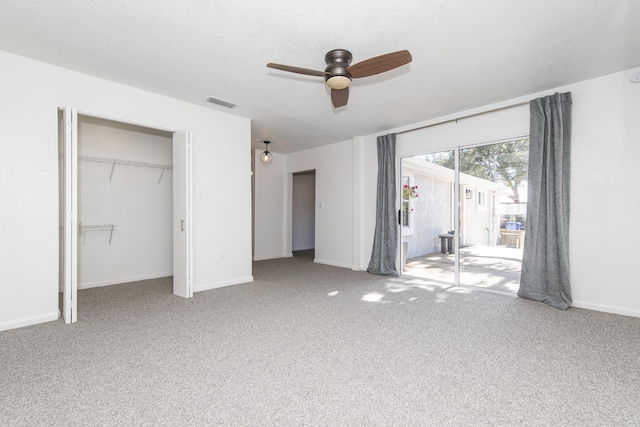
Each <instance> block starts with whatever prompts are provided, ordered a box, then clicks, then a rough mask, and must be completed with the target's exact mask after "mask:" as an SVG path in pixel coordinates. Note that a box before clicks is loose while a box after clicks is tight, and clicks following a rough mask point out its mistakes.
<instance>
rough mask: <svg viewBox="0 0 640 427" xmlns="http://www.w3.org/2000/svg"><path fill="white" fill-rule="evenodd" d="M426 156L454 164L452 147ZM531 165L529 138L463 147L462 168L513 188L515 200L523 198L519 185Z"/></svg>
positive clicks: (462, 170) (428, 158) (449, 165)
mask: <svg viewBox="0 0 640 427" xmlns="http://www.w3.org/2000/svg"><path fill="white" fill-rule="evenodd" d="M423 158H424V160H427V161H429V162H432V163H435V164H437V165H440V166H444V167H446V168H449V169H454V168H455V166H454V164H455V157H454V154H453V151H444V152H441V153H436V154H428V155H426V156H423ZM528 165H529V140H528V139H518V140H515V141H508V142H502V143H499V144H491V145H481V146H478V147H470V148H463V149H461V150H460V172H462V173H466V174H468V175H472V176H475V177H478V178H482V179H486V180H488V181H492V182H496V183H502V184H504V185H506V186H507V187H509V188H510V189H511V191H512V192H513V195H511V196H510V197H511V199H513V201H514V202H516V203H517V202H519V201H520V194H519V193H518V188H519V187H520V184H521V183H523V182H526V180H527V175H528Z"/></svg>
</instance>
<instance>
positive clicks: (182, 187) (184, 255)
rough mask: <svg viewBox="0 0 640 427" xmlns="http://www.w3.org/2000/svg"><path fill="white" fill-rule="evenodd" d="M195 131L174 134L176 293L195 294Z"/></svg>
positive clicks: (174, 286)
mask: <svg viewBox="0 0 640 427" xmlns="http://www.w3.org/2000/svg"><path fill="white" fill-rule="evenodd" d="M191 192H192V183H191V133H190V132H189V131H186V130H183V131H179V132H176V133H174V134H173V293H174V294H175V295H178V296H181V297H183V298H191V297H192V296H193V256H192V250H193V243H192V242H193V239H192V221H191V212H192V198H191Z"/></svg>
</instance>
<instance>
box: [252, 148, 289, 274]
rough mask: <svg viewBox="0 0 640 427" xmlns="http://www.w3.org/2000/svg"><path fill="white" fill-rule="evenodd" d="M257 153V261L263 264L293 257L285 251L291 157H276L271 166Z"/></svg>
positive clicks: (255, 176)
mask: <svg viewBox="0 0 640 427" xmlns="http://www.w3.org/2000/svg"><path fill="white" fill-rule="evenodd" d="M262 151H263V150H255V151H254V181H255V183H254V187H255V193H254V200H255V202H254V203H255V220H254V233H255V243H254V248H253V259H254V260H255V261H261V260H265V259H272V258H283V257H290V256H292V254H291V250H290V249H289V251H288V252H287V251H286V248H285V240H284V236H285V234H286V233H285V224H286V218H285V212H286V209H285V207H286V194H287V173H286V160H287V157H286V156H284V155H281V154H278V153H272V154H273V162H272V163H271V164H270V165H269V166H265V165H263V164H262V163H260V153H261V152H262Z"/></svg>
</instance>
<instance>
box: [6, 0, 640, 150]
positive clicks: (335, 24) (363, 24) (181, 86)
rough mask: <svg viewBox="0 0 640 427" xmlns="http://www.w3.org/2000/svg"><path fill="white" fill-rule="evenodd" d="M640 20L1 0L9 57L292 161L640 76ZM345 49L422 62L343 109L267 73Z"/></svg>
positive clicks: (631, 10)
mask: <svg viewBox="0 0 640 427" xmlns="http://www.w3.org/2000/svg"><path fill="white" fill-rule="evenodd" d="M639 22H640V1H638V0H615V1H612V0H590V1H584V0H535V1H524V0H522V1H519V0H516V1H514V0H484V1H474V0H404V1H400V0H399V1H393V2H392V1H388V0H385V1H381V0H350V1H344V0H318V1H313V2H308V1H295V0H262V1H258V0H251V1H247V0H173V1H172V0H156V1H131V0H99V1H96V0H56V1H50V2H47V1H42V0H0V50H5V51H9V52H13V53H17V54H19V55H23V56H27V57H31V58H35V59H38V60H41V61H44V62H48V63H51V64H55V65H59V66H61V67H65V68H69V69H73V70H77V71H80V72H83V73H87V74H92V75H95V76H98V77H102V78H105V79H109V80H113V81H116V82H120V83H124V84H127V85H130V86H136V87H139V88H142V89H146V90H149V91H152V92H157V93H160V94H164V95H167V96H170V97H174V98H178V99H182V100H185V101H188V102H191V103H194V104H199V105H204V106H207V107H209V108H212V109H215V110H220V111H224V112H228V113H231V114H235V115H239V116H243V117H247V118H250V119H251V121H252V126H251V131H252V144H253V146H254V147H256V148H262V147H263V145H262V144H261V142H262V140H265V139H268V140H271V141H272V144H271V146H270V149H271V150H272V151H275V152H280V153H291V152H294V151H298V150H303V149H307V148H311V147H315V146H319V145H323V144H329V143H333V142H338V141H343V140H346V139H349V138H351V137H354V136H358V135H368V134H372V133H376V132H380V131H384V130H387V129H391V128H395V127H399V126H403V125H406V124H410V123H415V122H419V121H423V120H427V119H429V118H433V117H437V116H441V115H443V114H448V113H453V112H457V111H461V110H464V109H468V108H473V107H477V106H482V105H486V104H490V103H493V102H498V101H501V100H505V99H510V98H514V97H518V96H522V95H526V94H530V93H534V92H538V91H544V90H547V89H552V88H554V87H558V86H561V85H564V84H568V83H573V82H577V81H581V80H585V79H589V78H593V77H597V76H601V75H604V74H608V73H612V72H616V71H620V70H624V69H629V68H632V67H636V66H640V30H638V23H639ZM336 48H344V49H348V50H350V51H351V52H352V54H353V56H354V60H353V63H357V62H359V61H362V60H364V59H367V58H370V57H373V56H377V55H381V54H385V53H389V52H393V51H397V50H402V49H407V50H409V51H410V52H411V54H412V56H413V62H412V63H411V64H409V65H405V66H403V67H401V68H398V69H395V70H393V71H390V72H387V73H384V74H380V75H377V76H372V77H367V78H362V79H356V80H354V82H353V84H352V86H351V92H350V98H349V104H348V105H347V106H346V107H343V108H340V109H333V107H332V106H331V100H330V96H329V89H328V88H327V87H326V85H325V84H324V80H323V79H322V78H320V77H312V76H303V75H299V74H292V73H285V72H282V71H278V70H272V69H269V68H267V67H266V64H267V63H268V62H275V63H280V64H287V65H293V66H298V67H303V68H311V69H316V70H323V69H324V67H325V63H324V55H325V53H326V52H327V51H329V50H331V49H336ZM209 96H213V97H216V98H221V99H224V100H227V101H230V102H232V103H235V104H237V106H236V107H235V108H233V109H227V108H224V107H220V106H216V105H213V104H209V103H206V102H205V100H206V98H207V97H209Z"/></svg>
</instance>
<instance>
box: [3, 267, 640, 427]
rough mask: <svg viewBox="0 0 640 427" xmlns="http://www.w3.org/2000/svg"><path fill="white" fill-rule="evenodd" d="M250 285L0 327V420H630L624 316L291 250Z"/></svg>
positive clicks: (633, 360) (94, 302)
mask: <svg viewBox="0 0 640 427" xmlns="http://www.w3.org/2000/svg"><path fill="white" fill-rule="evenodd" d="M254 277H255V281H254V282H253V283H248V284H243V285H237V286H230V287H226V288H221V289H216V290H211V291H206V292H200V293H197V294H195V295H194V298H192V299H182V298H179V297H175V296H173V295H172V294H171V280H170V278H169V279H163V280H155V281H145V282H137V283H132V284H123V285H115V286H109V287H104V288H93V289H88V290H84V291H80V292H79V298H78V301H79V316H78V323H76V324H73V325H65V324H63V323H62V321H57V322H50V323H46V324H40V325H34V326H30V327H25V328H20V329H16V330H11V331H4V332H1V333H0V361H1V371H0V425H2V426H14V425H16V426H17V425H20V426H40V425H42V426H62V425H65V426H74V425H87V426H89V425H91V426H99V425H100V426H135V425H149V426H151V425H153V426H165V425H166V426H209V425H224V426H430V425H434V426H447V425H455V426H467V425H469V426H496V425H500V426H506V425H530V426H547V425H548V426H637V425H640V358H639V357H640V318H632V317H624V316H617V315H611V314H605V313H599V312H594V311H589V310H582V309H576V308H571V309H569V310H567V311H564V312H563V311H559V310H556V309H553V308H551V307H548V306H546V305H544V304H541V303H536V302H533V301H528V300H523V299H519V298H517V297H513V296H507V295H498V294H494V293H488V292H482V291H478V290H470V289H460V288H447V287H444V286H443V285H437V284H430V283H428V282H426V281H424V280H421V279H409V278H404V279H403V278H385V277H378V276H373V275H370V274H368V273H365V272H354V271H350V270H347V269H341V268H336V267H330V266H325V265H317V264H313V263H312V262H311V261H310V259H309V258H308V257H306V256H300V257H294V258H290V259H283V260H269V261H261V262H257V263H255V264H254ZM603 286H604V284H603Z"/></svg>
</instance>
